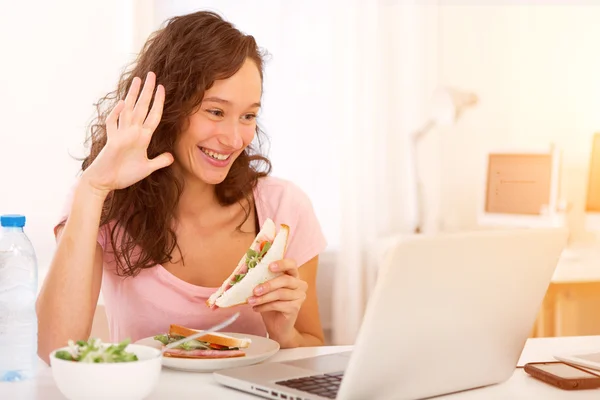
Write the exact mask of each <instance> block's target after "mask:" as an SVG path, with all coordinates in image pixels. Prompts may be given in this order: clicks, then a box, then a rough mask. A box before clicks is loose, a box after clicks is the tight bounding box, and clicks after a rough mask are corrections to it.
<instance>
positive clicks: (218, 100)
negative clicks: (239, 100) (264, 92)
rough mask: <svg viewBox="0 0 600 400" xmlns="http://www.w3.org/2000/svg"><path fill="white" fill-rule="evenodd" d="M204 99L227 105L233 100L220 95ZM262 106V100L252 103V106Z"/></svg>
mask: <svg viewBox="0 0 600 400" xmlns="http://www.w3.org/2000/svg"><path fill="white" fill-rule="evenodd" d="M202 101H213V102H215V103H221V104H227V105H229V104H231V102H230V101H229V100H225V99H222V98H220V97H207V98H205V99H204V100H202ZM260 106H261V104H260V101H259V102H257V103H252V104H251V105H250V107H260Z"/></svg>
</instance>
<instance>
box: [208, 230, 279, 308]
mask: <svg viewBox="0 0 600 400" xmlns="http://www.w3.org/2000/svg"><path fill="white" fill-rule="evenodd" d="M289 232H290V228H289V227H288V226H287V225H283V224H282V225H280V228H279V232H276V228H275V223H274V222H273V221H272V220H271V219H267V220H266V221H265V223H264V224H263V226H262V228H261V229H260V232H258V235H256V237H255V238H254V241H253V242H252V245H251V246H250V248H249V249H248V250H247V251H246V254H244V255H243V256H242V258H241V260H240V262H239V263H238V265H237V267H236V268H235V269H234V270H233V272H232V273H231V275H229V277H228V278H227V279H226V280H225V281H224V282H223V284H222V285H221V287H220V288H219V289H218V290H217V291H216V292H214V293H213V294H212V295H211V296H210V298H209V299H208V300H207V301H206V304H207V305H208V306H209V307H210V308H217V307H221V308H225V307H233V306H237V305H240V304H246V303H247V302H248V298H250V297H252V295H253V291H254V288H255V287H256V286H258V285H260V284H261V283H264V282H266V281H268V280H271V279H273V278H275V277H277V276H279V275H281V274H282V272H272V271H271V270H270V269H269V265H270V264H271V263H273V262H275V261H279V260H281V259H283V257H284V254H285V250H286V247H287V241H288V236H289Z"/></svg>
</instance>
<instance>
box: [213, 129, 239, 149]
mask: <svg viewBox="0 0 600 400" xmlns="http://www.w3.org/2000/svg"><path fill="white" fill-rule="evenodd" d="M219 142H221V144H222V145H224V146H226V147H229V148H231V149H233V150H239V149H241V148H242V146H243V144H244V143H243V140H242V135H241V129H240V126H239V124H237V123H231V124H227V126H225V127H224V129H223V131H222V132H221V135H220V137H219Z"/></svg>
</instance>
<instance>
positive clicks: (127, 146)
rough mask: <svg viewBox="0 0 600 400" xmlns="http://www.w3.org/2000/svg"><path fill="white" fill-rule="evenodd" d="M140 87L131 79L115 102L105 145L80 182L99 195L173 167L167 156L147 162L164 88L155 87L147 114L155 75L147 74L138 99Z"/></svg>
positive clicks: (162, 100) (137, 79) (163, 155)
mask: <svg viewBox="0 0 600 400" xmlns="http://www.w3.org/2000/svg"><path fill="white" fill-rule="evenodd" d="M141 84H142V81H141V79H140V78H138V77H135V78H134V79H133V81H132V83H131V87H130V88H129V92H128V93H127V96H126V98H125V100H119V102H118V103H117V105H116V106H115V108H114V109H113V110H112V111H111V112H110V114H109V115H108V117H107V119H106V135H107V142H106V145H105V146H104V148H103V149H102V150H101V151H100V153H99V154H98V156H97V157H96V159H95V160H94V161H93V162H92V164H90V166H89V167H88V168H87V169H86V170H85V172H84V174H83V178H84V179H85V180H86V181H87V182H88V183H89V184H90V185H91V186H92V187H93V188H94V189H95V190H97V191H99V192H100V193H102V194H105V195H106V194H108V193H109V192H110V191H112V190H116V189H122V188H126V187H128V186H131V185H133V184H134V183H136V182H139V181H140V180H142V179H144V178H145V177H147V176H148V175H150V174H151V173H152V172H154V171H156V170H158V169H160V168H164V167H167V166H169V165H170V164H172V163H173V156H172V155H171V154H170V153H163V154H161V155H159V156H157V157H155V158H154V159H152V160H150V159H148V152H147V151H148V145H149V144H150V139H151V138H152V134H153V133H154V130H155V129H156V127H157V126H158V123H159V122H160V119H161V117H162V110H163V105H164V102H165V88H164V87H163V86H162V85H158V88H157V89H156V94H155V95H154V103H153V104H152V109H151V110H150V112H148V107H149V105H150V101H151V100H152V94H153V92H154V87H155V84H156V75H155V74H154V73H153V72H149V73H148V75H147V77H146V82H145V83H144V88H143V89H142V93H141V95H140V96H139V99H138V94H139V92H140V86H141Z"/></svg>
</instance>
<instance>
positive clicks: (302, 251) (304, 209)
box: [256, 176, 327, 265]
mask: <svg viewBox="0 0 600 400" xmlns="http://www.w3.org/2000/svg"><path fill="white" fill-rule="evenodd" d="M256 189H257V190H256V204H257V211H258V214H259V220H260V221H261V224H262V222H264V220H265V219H266V218H271V219H272V220H273V221H274V222H275V224H277V225H279V224H286V225H288V226H289V227H290V237H289V239H288V246H287V251H286V254H287V256H288V257H289V258H292V259H294V260H296V262H297V263H298V265H303V264H304V263H306V262H307V261H309V260H310V259H312V258H313V257H315V256H316V255H318V254H319V253H321V252H322V251H323V250H324V249H325V247H326V246H327V241H326V239H325V236H324V235H323V231H322V230H321V225H320V224H319V220H318V218H317V215H316V213H315V210H314V208H313V205H312V202H311V200H310V198H309V196H308V195H307V194H306V193H305V192H304V190H302V189H301V188H300V186H298V185H297V184H295V183H293V182H292V181H289V180H287V179H282V178H277V177H272V176H267V177H264V178H260V180H259V183H258V185H257V188H256Z"/></svg>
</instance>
